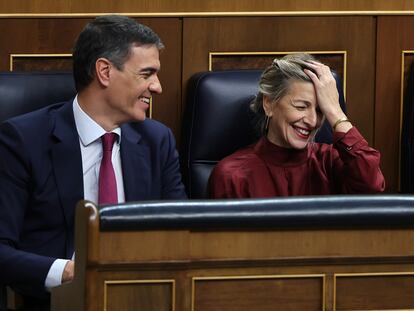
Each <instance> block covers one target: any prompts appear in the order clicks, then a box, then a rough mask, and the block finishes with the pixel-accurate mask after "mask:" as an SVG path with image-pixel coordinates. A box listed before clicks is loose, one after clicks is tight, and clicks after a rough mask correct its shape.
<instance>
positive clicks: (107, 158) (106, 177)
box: [98, 133, 118, 204]
mask: <svg viewBox="0 0 414 311" xmlns="http://www.w3.org/2000/svg"><path fill="white" fill-rule="evenodd" d="M101 139H102V153H103V155H102V161H101V169H100V171H99V193H98V204H114V203H115V204H116V203H118V194H117V190H116V179H115V171H114V167H113V166H112V147H113V146H114V142H115V140H116V139H117V134H115V133H106V134H105V135H103V136H102V137H101Z"/></svg>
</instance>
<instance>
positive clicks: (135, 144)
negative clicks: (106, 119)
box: [121, 124, 151, 201]
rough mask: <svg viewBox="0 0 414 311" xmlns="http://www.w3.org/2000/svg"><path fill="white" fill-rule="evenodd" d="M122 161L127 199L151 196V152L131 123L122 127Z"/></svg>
mask: <svg viewBox="0 0 414 311" xmlns="http://www.w3.org/2000/svg"><path fill="white" fill-rule="evenodd" d="M121 129H122V134H121V135H122V138H121V161H122V175H123V179H124V190H125V200H126V201H139V200H145V199H150V198H151V193H150V184H151V170H150V152H149V148H148V146H147V145H146V144H145V142H144V141H143V140H142V139H141V135H140V134H138V132H136V131H135V130H134V129H133V128H132V127H131V125H129V124H125V125H123V126H122V127H121Z"/></svg>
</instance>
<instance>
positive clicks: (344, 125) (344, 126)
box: [332, 116, 352, 133]
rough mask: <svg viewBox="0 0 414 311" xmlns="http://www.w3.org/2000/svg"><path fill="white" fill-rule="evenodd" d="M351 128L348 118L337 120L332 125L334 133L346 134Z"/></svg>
mask: <svg viewBox="0 0 414 311" xmlns="http://www.w3.org/2000/svg"><path fill="white" fill-rule="evenodd" d="M351 128H352V123H351V121H350V120H349V119H348V117H346V116H345V117H341V118H338V119H337V120H336V121H335V122H334V124H333V125H332V129H333V131H334V132H345V133H346V132H348V131H349V130H350V129H351Z"/></svg>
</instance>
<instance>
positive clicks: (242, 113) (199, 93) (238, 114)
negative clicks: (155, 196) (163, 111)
mask: <svg viewBox="0 0 414 311" xmlns="http://www.w3.org/2000/svg"><path fill="white" fill-rule="evenodd" d="M261 73H262V71H260V70H239V71H214V72H201V73H198V74H196V75H194V76H193V77H192V78H191V79H190V81H189V84H188V92H187V106H186V111H185V114H184V121H183V133H182V134H183V139H182V148H181V153H180V157H181V168H182V173H183V180H184V184H185V186H186V189H187V194H188V196H189V197H190V198H197V199H198V198H206V197H207V182H208V178H209V177H210V173H211V170H212V169H213V167H214V166H215V164H216V163H217V162H218V161H220V160H221V159H222V158H224V157H226V156H227V155H230V154H231V153H233V152H234V151H236V150H238V149H240V148H242V147H244V146H247V145H249V144H251V143H253V142H254V141H255V140H256V139H257V138H258V137H257V136H256V134H255V131H254V124H253V113H252V112H251V111H250V109H249V105H250V102H251V101H252V100H253V99H254V97H255V95H256V93H257V91H258V82H259V79H260V75H261ZM335 78H336V80H337V86H338V90H339V96H340V103H341V106H342V109H343V110H344V111H345V100H344V95H343V91H342V83H341V81H340V79H339V77H338V76H337V75H335ZM316 141H317V142H324V143H331V142H332V129H331V127H330V126H329V124H328V123H327V122H325V123H324V125H323V126H322V128H321V129H320V130H319V132H318V134H317V136H316Z"/></svg>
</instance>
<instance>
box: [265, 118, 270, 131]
mask: <svg viewBox="0 0 414 311" xmlns="http://www.w3.org/2000/svg"><path fill="white" fill-rule="evenodd" d="M269 122H270V117H269V116H268V115H266V117H265V123H264V132H265V134H267V132H268V131H269Z"/></svg>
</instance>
